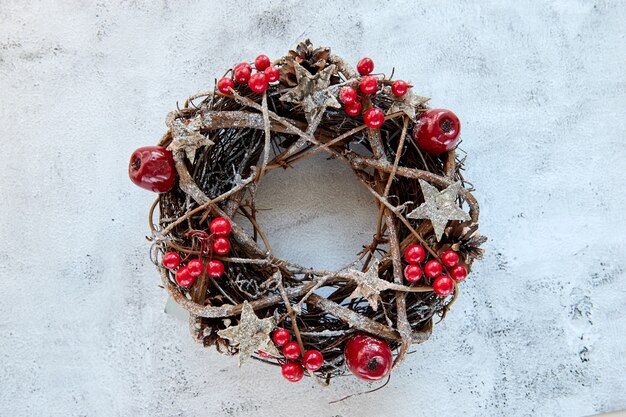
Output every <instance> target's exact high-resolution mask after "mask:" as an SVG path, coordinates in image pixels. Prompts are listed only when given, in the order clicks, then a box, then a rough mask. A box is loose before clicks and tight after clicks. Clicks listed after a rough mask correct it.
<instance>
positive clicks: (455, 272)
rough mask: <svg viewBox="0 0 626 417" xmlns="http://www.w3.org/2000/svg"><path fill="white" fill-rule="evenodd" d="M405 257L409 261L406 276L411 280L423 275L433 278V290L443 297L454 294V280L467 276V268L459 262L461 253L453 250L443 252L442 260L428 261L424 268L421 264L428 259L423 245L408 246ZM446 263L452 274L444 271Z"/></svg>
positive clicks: (457, 280) (414, 280)
mask: <svg viewBox="0 0 626 417" xmlns="http://www.w3.org/2000/svg"><path fill="white" fill-rule="evenodd" d="M404 259H405V260H406V261H407V262H408V265H407V266H406V268H404V278H405V279H406V280H407V281H409V282H417V281H419V280H420V279H421V278H422V275H426V276H427V277H428V278H430V279H433V282H432V285H433V290H434V291H435V293H436V294H437V295H439V296H441V297H447V296H448V295H450V294H452V291H453V290H454V281H456V282H461V281H463V280H464V279H465V278H466V277H467V269H466V268H465V266H463V265H461V264H460V263H459V254H458V253H456V252H455V251H453V250H447V251H445V252H444V253H442V254H441V262H439V261H437V260H431V261H428V262H426V264H425V265H424V268H423V269H422V267H421V266H420V264H421V263H422V262H424V259H426V251H425V250H424V248H423V247H422V246H420V245H417V244H413V245H409V246H407V248H406V249H405V251H404ZM442 263H443V265H442ZM444 265H445V267H446V268H447V270H448V273H449V274H450V275H449V276H448V275H446V274H444V273H443V266H444Z"/></svg>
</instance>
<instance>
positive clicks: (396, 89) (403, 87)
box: [391, 80, 411, 97]
mask: <svg viewBox="0 0 626 417" xmlns="http://www.w3.org/2000/svg"><path fill="white" fill-rule="evenodd" d="M409 88H411V86H410V85H409V84H408V83H407V82H406V81H404V80H397V81H394V82H393V84H391V92H392V93H393V95H394V96H396V97H402V96H403V95H405V94H406V93H407V91H409Z"/></svg>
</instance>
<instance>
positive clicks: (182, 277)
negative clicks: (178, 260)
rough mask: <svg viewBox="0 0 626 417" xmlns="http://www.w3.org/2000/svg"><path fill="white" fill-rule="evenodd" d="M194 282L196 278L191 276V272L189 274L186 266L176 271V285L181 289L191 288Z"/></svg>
mask: <svg viewBox="0 0 626 417" xmlns="http://www.w3.org/2000/svg"><path fill="white" fill-rule="evenodd" d="M195 280H196V278H195V277H194V276H192V275H191V272H189V269H188V268H187V267H186V266H183V267H182V268H179V269H178V271H176V282H178V285H180V286H181V287H183V288H188V287H191V286H192V285H193V283H194V281H195Z"/></svg>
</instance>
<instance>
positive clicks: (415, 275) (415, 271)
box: [404, 265, 422, 282]
mask: <svg viewBox="0 0 626 417" xmlns="http://www.w3.org/2000/svg"><path fill="white" fill-rule="evenodd" d="M421 277H422V268H420V267H419V265H407V266H406V268H404V278H406V280H407V281H409V282H417V281H419V280H420V278H421Z"/></svg>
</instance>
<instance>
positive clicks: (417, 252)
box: [404, 244, 426, 264]
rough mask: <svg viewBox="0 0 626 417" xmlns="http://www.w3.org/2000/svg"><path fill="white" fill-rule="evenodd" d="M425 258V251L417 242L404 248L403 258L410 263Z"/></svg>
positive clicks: (419, 261) (420, 261) (421, 260)
mask: <svg viewBox="0 0 626 417" xmlns="http://www.w3.org/2000/svg"><path fill="white" fill-rule="evenodd" d="M425 258H426V251H425V250H424V248H423V247H422V246H420V245H417V244H412V245H409V246H407V247H406V249H405V250H404V259H405V260H406V261H407V262H408V263H410V264H420V263H422V262H423V261H424V259H425Z"/></svg>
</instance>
